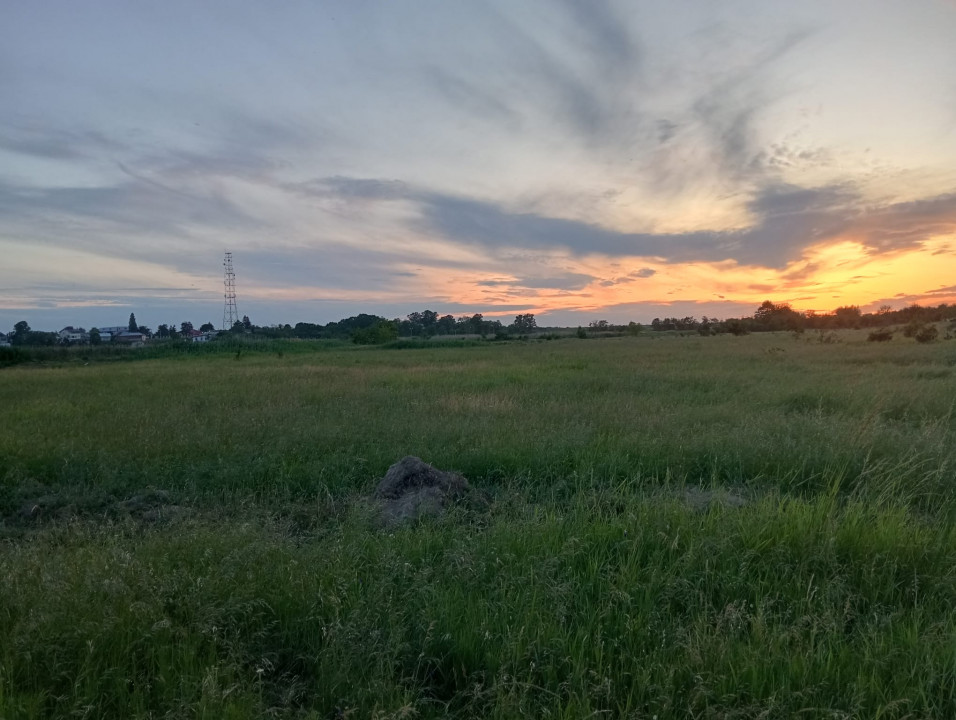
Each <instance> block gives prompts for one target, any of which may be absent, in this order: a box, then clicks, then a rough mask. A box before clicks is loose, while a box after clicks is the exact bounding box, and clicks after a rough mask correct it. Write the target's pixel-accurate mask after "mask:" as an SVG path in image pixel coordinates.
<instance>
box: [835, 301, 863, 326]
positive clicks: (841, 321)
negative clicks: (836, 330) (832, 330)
mask: <svg viewBox="0 0 956 720" xmlns="http://www.w3.org/2000/svg"><path fill="white" fill-rule="evenodd" d="M833 317H834V318H835V319H836V322H837V325H838V326H839V327H844V328H847V327H848V328H855V327H859V326H860V318H861V313H860V308H858V307H857V306H856V305H844V306H843V307H838V308H837V309H836V310H834V311H833Z"/></svg>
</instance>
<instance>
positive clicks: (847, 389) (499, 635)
mask: <svg viewBox="0 0 956 720" xmlns="http://www.w3.org/2000/svg"><path fill="white" fill-rule="evenodd" d="M840 339H841V342H838V343H834V344H821V343H818V342H814V341H813V338H810V339H809V341H806V340H797V341H795V340H794V339H792V338H791V337H790V336H788V335H782V334H781V335H759V336H758V335H754V336H748V337H743V338H734V337H723V336H720V337H712V338H699V337H685V338H681V337H654V336H645V337H638V338H610V339H602V340H593V341H586V342H584V341H580V340H577V339H567V340H558V341H553V342H534V341H532V342H527V343H477V344H471V345H467V346H466V345H461V346H459V345H457V344H451V343H449V344H448V345H442V346H441V347H438V346H435V347H424V348H419V347H403V346H401V345H399V346H397V347H394V348H353V347H338V348H334V347H333V348H329V347H324V348H323V349H322V350H321V351H316V350H315V348H312V349H309V346H307V345H306V346H303V347H302V348H298V349H296V350H295V351H288V352H283V353H282V354H281V355H280V354H279V353H277V352H275V351H274V348H270V346H267V345H266V346H263V347H262V348H251V349H247V350H246V351H245V352H243V353H241V354H240V355H239V357H234V354H226V355H224V354H212V353H211V354H199V355H187V356H178V357H165V358H153V359H143V360H142V361H139V362H124V363H96V362H93V363H90V364H89V365H80V364H77V363H68V364H64V365H62V366H59V367H57V366H55V365H42V366H41V365H29V366H19V367H14V368H7V369H4V370H2V371H0V407H2V408H3V413H2V415H0V463H2V464H0V478H2V482H0V517H2V518H3V523H2V525H0V543H2V544H0V577H2V578H4V579H5V582H4V583H0V717H51V716H53V717H68V716H88V717H143V718H145V717H209V718H219V717H237V718H246V717H249V718H252V717H261V716H264V715H274V716H279V717H316V718H324V717H356V718H358V717H380V718H385V717H445V716H449V715H451V716H456V717H492V718H494V717H498V718H510V717H521V716H529V717H543V716H544V717H562V718H580V717H588V716H592V715H597V716H609V717H628V716H630V717H652V716H654V715H656V716H657V717H659V718H665V717H675V718H678V717H681V718H682V717H701V718H709V717H715V718H716V717H757V716H761V715H762V714H763V715H762V716H764V717H791V716H802V717H861V718H864V717H866V718H869V717H885V718H891V717H900V718H902V717H925V718H936V717H939V718H942V717H953V716H956V651H954V648H956V532H954V519H956V512H954V511H956V494H954V467H956V465H954V462H956V418H954V415H953V403H954V399H956V374H954V367H953V366H954V365H956V344H951V343H947V342H940V343H935V344H932V345H925V346H924V345H918V344H916V343H908V342H902V341H900V342H897V341H893V342H890V343H885V344H880V345H879V346H877V345H876V344H874V343H866V342H865V333H863V334H860V333H852V332H848V333H843V334H841V335H840ZM407 454H413V455H418V456H420V457H422V458H424V459H425V460H426V461H428V462H431V463H433V464H435V465H437V466H439V467H443V468H449V469H455V470H458V471H460V472H462V473H464V474H465V475H466V476H467V477H468V478H469V479H470V481H471V482H472V484H474V485H476V486H478V487H479V488H480V489H481V490H483V491H485V492H487V493H488V494H489V495H490V496H491V498H492V503H491V506H490V508H471V507H460V508H456V509H455V510H454V511H453V512H452V513H451V514H450V515H448V516H446V517H445V518H442V519H438V520H430V521H425V522H421V523H418V524H415V525H412V526H408V527H403V528H399V529H396V530H393V531H384V530H381V529H378V527H377V525H376V523H375V522H374V521H373V519H372V517H371V515H370V510H369V509H368V508H367V506H366V504H364V503H363V502H362V500H361V498H362V497H364V496H367V495H368V494H369V493H370V492H371V490H372V488H374V485H375V482H376V479H377V478H379V477H381V476H382V475H383V474H384V471H385V469H386V468H387V466H388V465H389V464H391V463H392V462H394V461H395V460H397V459H398V458H400V457H402V456H404V455H407ZM687 486H693V487H703V488H705V489H711V490H714V491H720V490H723V491H728V492H733V493H735V494H736V495H739V496H740V497H746V498H747V499H748V500H749V503H748V504H747V505H746V506H744V507H740V508H736V507H732V506H729V505H720V504H714V505H712V506H711V507H710V508H709V509H704V510H703V511H701V510H700V509H696V508H694V507H691V506H690V505H689V504H688V503H686V502H685V501H684V495H683V488H685V487H687ZM602 713H603V714H602Z"/></svg>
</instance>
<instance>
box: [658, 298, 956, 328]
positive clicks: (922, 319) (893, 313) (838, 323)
mask: <svg viewBox="0 0 956 720" xmlns="http://www.w3.org/2000/svg"><path fill="white" fill-rule="evenodd" d="M950 318H956V305H947V304H946V303H942V304H940V305H937V306H935V307H923V306H922V305H918V304H913V305H910V306H908V307H905V308H901V309H899V310H894V309H893V308H892V307H890V306H889V305H882V306H880V308H878V309H877V310H876V311H875V312H870V313H864V312H862V311H861V310H860V308H859V307H858V306H856V305H845V306H842V307H838V308H836V309H835V310H834V311H833V312H832V313H816V312H814V311H813V310H806V311H803V312H799V311H797V310H794V309H793V308H792V307H791V306H790V305H789V303H774V302H772V301H770V300H764V302H763V303H762V304H761V305H760V307H758V308H757V310H756V311H755V312H754V314H753V315H751V316H747V317H739V318H727V319H725V320H718V319H717V318H708V317H707V316H706V315H705V316H704V317H702V318H701V319H699V320H698V319H697V318H694V317H683V318H663V319H661V318H654V319H653V320H652V321H651V329H652V330H657V331H665V330H682V331H684V330H690V331H696V332H698V333H699V334H701V335H715V334H718V333H732V334H734V335H745V334H747V333H751V332H778V331H781V330H789V331H793V332H797V333H800V332H804V331H805V330H846V329H860V328H887V327H889V326H890V325H905V326H907V332H908V333H909V334H908V335H907V336H908V337H909V336H913V335H914V334H915V333H916V332H918V330H919V327H920V326H923V325H927V324H929V323H934V322H940V321H942V320H948V319H950Z"/></svg>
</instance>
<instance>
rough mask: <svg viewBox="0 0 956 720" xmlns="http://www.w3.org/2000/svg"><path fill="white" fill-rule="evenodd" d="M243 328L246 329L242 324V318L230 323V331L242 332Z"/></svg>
mask: <svg viewBox="0 0 956 720" xmlns="http://www.w3.org/2000/svg"><path fill="white" fill-rule="evenodd" d="M245 329H246V326H245V325H243V324H242V320H236V321H235V322H234V323H233V324H232V327H231V328H230V330H231V331H232V332H234V333H241V332H244V331H245Z"/></svg>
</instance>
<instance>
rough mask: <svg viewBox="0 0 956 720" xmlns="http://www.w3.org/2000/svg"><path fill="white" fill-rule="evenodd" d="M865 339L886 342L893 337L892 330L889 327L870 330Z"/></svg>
mask: <svg viewBox="0 0 956 720" xmlns="http://www.w3.org/2000/svg"><path fill="white" fill-rule="evenodd" d="M866 339H867V340H869V341H870V342H887V341H888V340H892V339H893V331H892V330H890V329H889V328H880V329H879V330H874V331H873V332H871V333H870V334H869V336H868V337H867V338H866Z"/></svg>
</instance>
